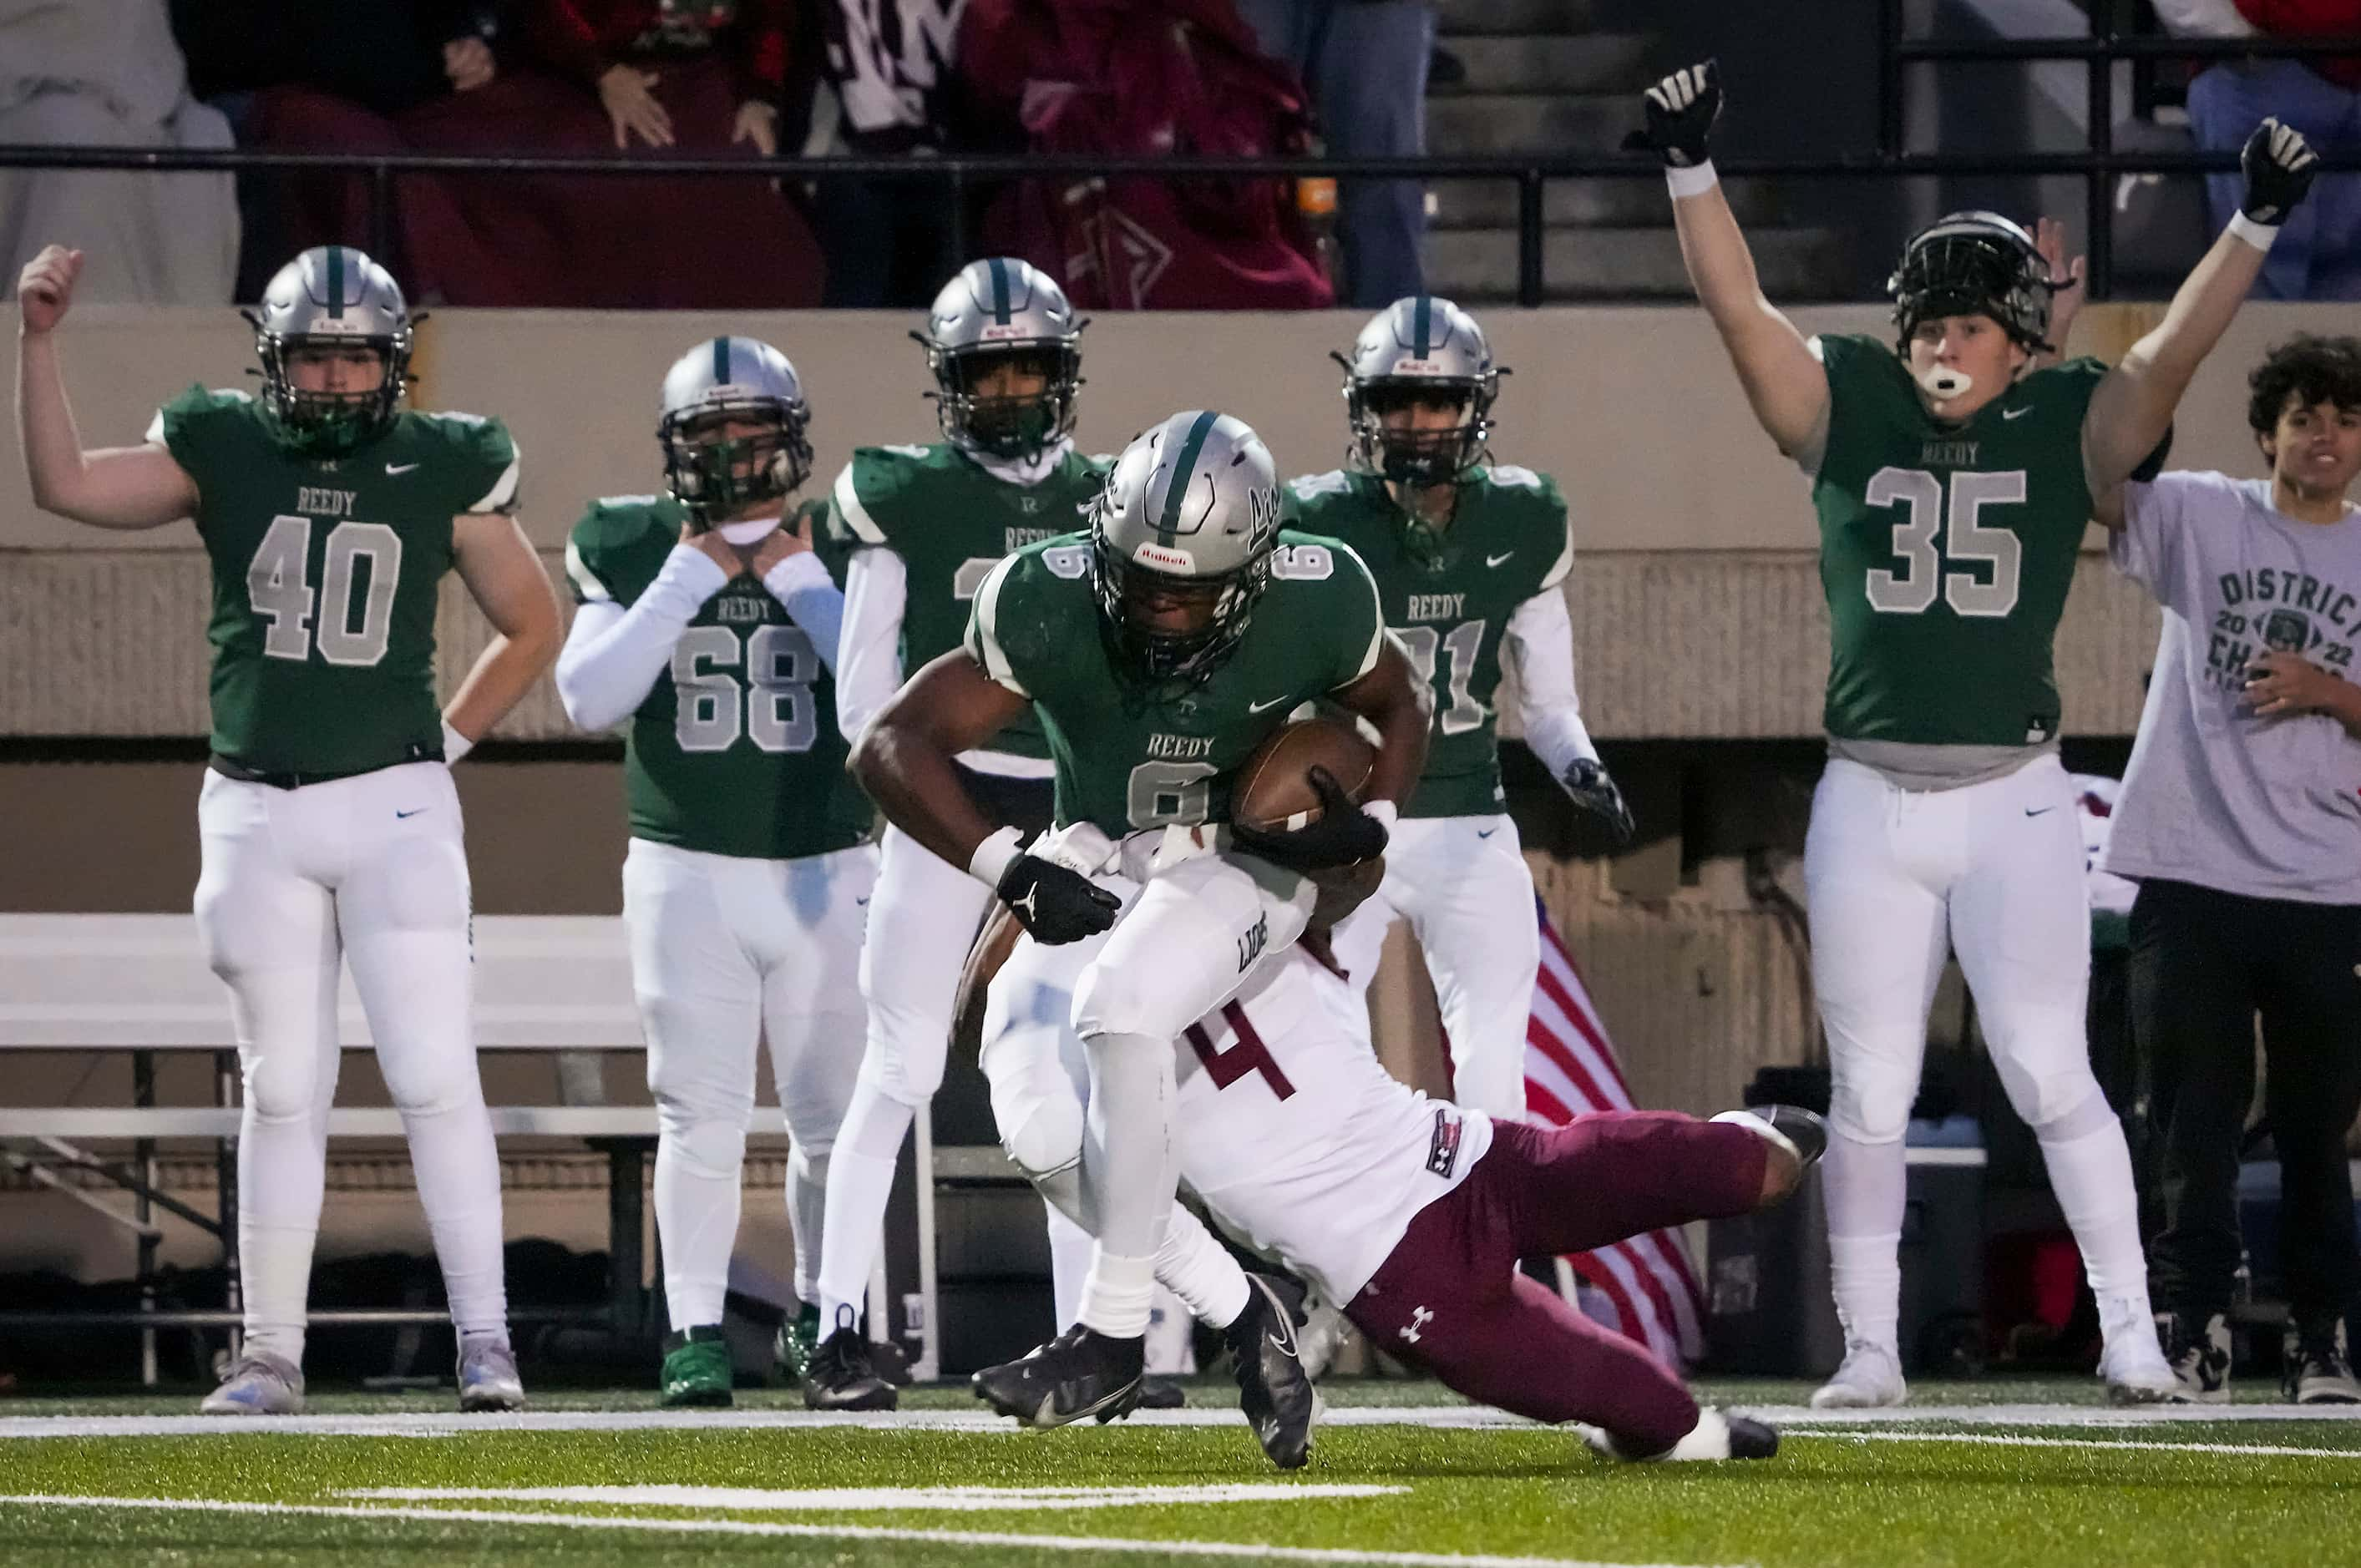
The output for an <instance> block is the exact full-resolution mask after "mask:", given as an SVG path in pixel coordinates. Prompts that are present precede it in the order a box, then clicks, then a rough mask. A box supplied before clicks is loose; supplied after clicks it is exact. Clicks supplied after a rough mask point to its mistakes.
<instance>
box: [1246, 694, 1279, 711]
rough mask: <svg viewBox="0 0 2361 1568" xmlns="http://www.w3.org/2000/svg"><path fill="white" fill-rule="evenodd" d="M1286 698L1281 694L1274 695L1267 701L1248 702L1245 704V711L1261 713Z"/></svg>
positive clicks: (1276, 705)
mask: <svg viewBox="0 0 2361 1568" xmlns="http://www.w3.org/2000/svg"><path fill="white" fill-rule="evenodd" d="M1286 700H1287V699H1286V698H1285V697H1283V696H1275V697H1273V698H1271V699H1270V700H1269V701H1268V702H1250V703H1248V704H1246V711H1247V712H1248V713H1261V712H1263V711H1265V710H1266V709H1268V708H1273V707H1278V706H1279V704H1280V703H1282V702H1285V701H1286Z"/></svg>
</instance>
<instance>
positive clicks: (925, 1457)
mask: <svg viewBox="0 0 2361 1568" xmlns="http://www.w3.org/2000/svg"><path fill="white" fill-rule="evenodd" d="M1799 1387H1800V1386H1796V1385H1776V1386H1766V1385H1754V1386H1750V1387H1744V1388H1730V1387H1724V1388H1722V1389H1719V1390H1715V1391H1714V1392H1717V1393H1719V1394H1722V1395H1725V1396H1730V1395H1735V1396H1738V1397H1740V1398H1741V1399H1743V1400H1746V1401H1749V1402H1752V1403H1754V1404H1756V1405H1759V1406H1773V1405H1786V1404H1789V1403H1791V1402H1792V1401H1793V1400H1794V1398H1795V1395H1796V1392H1797V1390H1798V1388H1799ZM1967 1391H1972V1393H1973V1394H1974V1395H1975V1399H1974V1400H1973V1402H1971V1401H1969V1400H1967V1399H1964V1398H1960V1395H1961V1393H1963V1392H1967ZM2092 1391H2094V1386H2092V1385H2090V1384H2088V1383H2077V1384H2071V1385H2036V1384H2023V1383H2020V1384H1984V1385H1968V1386H1957V1387H1948V1388H1947V1387H1944V1386H1941V1385H1935V1386H1931V1387H1928V1388H1927V1389H1923V1390H1922V1395H1923V1397H1925V1398H1928V1399H1929V1400H1934V1399H1941V1400H1945V1401H1947V1403H1946V1404H1945V1405H1943V1406H1940V1407H1933V1406H1931V1405H1930V1407H1928V1408H1927V1409H1921V1410H1917V1411H1903V1412H1879V1414H1880V1415H1900V1416H1905V1417H1908V1418H1910V1419H1907V1420H1869V1421H1863V1422H1860V1423H1857V1424H1852V1425H1849V1426H1844V1427H1834V1426H1829V1425H1826V1424H1822V1425H1818V1426H1817V1427H1812V1426H1810V1425H1808V1424H1807V1418H1805V1417H1803V1416H1801V1415H1800V1414H1798V1415H1797V1416H1796V1417H1795V1420H1794V1421H1793V1424H1791V1425H1788V1426H1787V1427H1786V1429H1785V1430H1786V1432H1787V1436H1786V1441H1785V1443H1784V1447H1783V1449H1782V1451H1781V1453H1780V1454H1779V1456H1778V1457H1777V1458H1776V1459H1773V1460H1770V1461H1767V1462H1763V1463H1760V1464H1742V1465H1741V1464H1722V1465H1679V1466H1616V1465H1611V1464H1607V1463H1605V1462H1603V1461H1598V1460H1595V1459H1593V1458H1592V1457H1591V1456H1590V1455H1589V1454H1588V1453H1587V1451H1585V1450H1584V1449H1583V1448H1582V1447H1581V1445H1580V1443H1579V1442H1578V1441H1577V1440H1576V1438H1574V1437H1573V1436H1572V1435H1571V1434H1569V1433H1566V1432H1563V1431H1551V1430H1547V1429H1543V1428H1536V1427H1532V1426H1527V1425H1521V1424H1517V1423H1512V1422H1509V1421H1507V1420H1505V1419H1504V1418H1495V1417H1491V1416H1489V1415H1488V1414H1487V1413H1484V1412H1477V1411H1472V1410H1469V1409H1466V1407H1464V1406H1460V1405H1458V1404H1457V1403H1456V1402H1455V1401H1454V1400H1452V1399H1451V1398H1449V1397H1448V1396H1447V1395H1442V1394H1440V1393H1439V1391H1438V1390H1435V1389H1433V1387H1431V1386H1426V1385H1418V1384H1406V1383H1402V1382H1398V1381H1385V1382H1376V1383H1371V1384H1366V1385H1349V1384H1340V1385H1335V1386H1333V1387H1332V1388H1331V1419H1330V1420H1329V1421H1328V1422H1327V1423H1326V1424H1325V1425H1324V1426H1323V1429H1322V1432H1321V1436H1320V1440H1319V1448H1318V1452H1317V1454H1316V1456H1315V1458H1314V1459H1313V1462H1312V1466H1311V1468H1310V1469H1308V1470H1305V1471H1302V1472H1300V1473H1297V1474H1295V1475H1279V1473H1278V1472H1275V1471H1273V1470H1271V1469H1270V1468H1269V1467H1268V1465H1267V1464H1265V1463H1264V1462H1263V1460H1262V1457H1261V1455H1260V1453H1258V1451H1257V1450H1256V1448H1255V1446H1254V1444H1253V1442H1252V1440H1251V1439H1250V1438H1249V1437H1248V1435H1247V1434H1246V1430H1245V1428H1244V1426H1243V1425H1242V1424H1239V1423H1237V1422H1236V1421H1235V1418H1234V1417H1232V1416H1231V1415H1230V1414H1229V1413H1228V1412H1227V1411H1226V1410H1225V1409H1223V1408H1222V1407H1223V1406H1224V1404H1225V1403H1226V1401H1225V1399H1224V1394H1223V1389H1222V1387H1221V1386H1220V1385H1219V1384H1217V1383H1200V1384H1199V1385H1197V1386H1196V1387H1193V1388H1192V1390H1191V1404H1192V1407H1193V1408H1192V1409H1190V1410H1187V1411H1182V1412H1176V1413H1175V1415H1174V1416H1173V1417H1170V1418H1141V1419H1138V1420H1133V1421H1129V1422H1125V1423H1121V1424H1118V1425H1115V1426H1113V1427H1107V1428H1084V1429H1068V1430H1066V1431H1057V1432H1049V1433H1019V1432H1017V1431H1015V1430H1014V1429H1013V1428H1010V1427H1008V1426H1007V1425H1006V1424H1005V1423H999V1424H993V1423H988V1422H986V1421H984V1420H983V1418H982V1417H981V1415H980V1413H978V1412H976V1411H975V1410H974V1409H973V1407H972V1405H971V1404H970V1403H969V1402H968V1401H967V1400H965V1399H964V1398H962V1397H961V1394H960V1393H959V1392H958V1391H957V1390H939V1391H935V1390H928V1391H920V1393H919V1394H918V1396H917V1398H913V1399H911V1400H910V1401H909V1407H910V1408H908V1409H906V1411H905V1412H904V1414H903V1415H902V1416H900V1417H899V1418H892V1417H888V1418H842V1419H838V1418H831V1419H828V1420H822V1419H819V1418H812V1417H807V1416H805V1415H803V1413H802V1412H800V1411H798V1410H795V1409H792V1408H791V1407H790V1406H789V1405H787V1404H786V1403H785V1401H783V1400H780V1399H778V1398H775V1397H774V1398H763V1397H760V1396H756V1397H753V1398H746V1399H741V1409H739V1410H737V1411H735V1412H709V1413H697V1414H694V1415H678V1414H673V1413H659V1412H655V1411H653V1410H651V1409H648V1406H647V1402H646V1401H644V1400H637V1399H632V1400H628V1401H621V1400H618V1399H616V1398H614V1397H613V1396H607V1397H603V1398H601V1397H596V1396H588V1395H577V1396H573V1397H570V1398H569V1397H566V1396H552V1397H548V1398H542V1399H539V1400H537V1401H536V1408H535V1410H534V1412H533V1414H530V1415H527V1416H524V1417H517V1418H491V1419H485V1418H461V1417H459V1416H457V1415H456V1414H454V1413H452V1412H450V1410H449V1408H448V1405H447V1403H446V1399H447V1396H444V1397H430V1396H425V1395H413V1396H402V1397H398V1398H378V1397H373V1396H361V1395H353V1396H343V1397H335V1396H331V1397H327V1398H317V1399H314V1400H313V1411H314V1412H315V1413H314V1414H313V1415H312V1416H308V1417H306V1418H303V1420H302V1422H300V1423H289V1422H253V1423H241V1424H238V1425H236V1426H235V1427H230V1426H225V1424H224V1423H220V1422H203V1421H199V1420H196V1419H194V1418H192V1417H190V1416H188V1415H187V1413H186V1412H187V1411H188V1410H189V1409H190V1404H189V1403H188V1402H187V1401H185V1400H181V1399H177V1398H176V1399H173V1400H170V1401H161V1402H159V1401H158V1400H156V1399H154V1398H115V1399H73V1400H43V1401H35V1400H32V1399H16V1400H8V1401H5V1402H0V1563H5V1564H7V1565H8V1568H18V1565H25V1568H31V1565H34V1564H60V1565H69V1564H70V1565H71V1568H91V1565H92V1564H94V1563H99V1562H102V1561H103V1562H105V1563H118V1562H126V1561H129V1562H142V1563H146V1562H171V1563H231V1562H236V1563H261V1562H284V1563H296V1562H303V1563H330V1562H333V1563H335V1564H337V1565H338V1568H347V1565H350V1568H357V1565H360V1564H365V1563H428V1562H441V1561H445V1560H478V1561H480V1560H490V1559H495V1558H497V1559H501V1560H546V1561H549V1562H552V1563H556V1562H559V1561H561V1560H562V1561H563V1562H564V1563H567V1564H569V1565H584V1568H588V1565H591V1564H605V1563H634V1564H639V1563H657V1562H666V1563H669V1562H686V1561H692V1560H703V1559H708V1558H714V1559H718V1558H725V1557H726V1558H733V1559H737V1560H741V1561H752V1560H756V1559H759V1560H761V1561H763V1562H766V1563H791V1564H803V1563H887V1562H892V1563H917V1564H946V1565H948V1564H958V1565H960V1568H987V1565H991V1568H997V1565H999V1564H1013V1563H1057V1564H1073V1565H1075V1568H1082V1565H1086V1564H1096V1563H1135V1562H1171V1563H1186V1562H1197V1563H1202V1562H1209V1561H1231V1562H1290V1561H1292V1562H1315V1563H1502V1562H1509V1561H1516V1562H1522V1563H1761V1564H1765V1565H1774V1564H1775V1565H1786V1564H1794V1565H1797V1568H1802V1565H1806V1564H1809V1565H1812V1568H1824V1565H1832V1564H1864V1565H1866V1564H1903V1563H1960V1564H1969V1563H1973V1564H1996V1565H1997V1564H2015V1563H2023V1564H2028V1565H2031V1564H2039V1565H2040V1568H2059V1564H2070V1565H2072V1568H2097V1565H2100V1564H2138V1563H2157V1564H2170V1565H2171V1568H2196V1565H2200V1564H2212V1563H2235V1564H2237V1565H2238V1568H2266V1565H2268V1564H2274V1563H2286V1564H2291V1565H2292V1564H2301V1568H2323V1565H2325V1564H2329V1563H2342V1562H2352V1561H2356V1559H2361V1526H2356V1521H2361V1421H2354V1420H2328V1419H2306V1420H2291V1419H2286V1418H2285V1417H2284V1416H2283V1415H2282V1414H2281V1413H2279V1412H2277V1411H2274V1410H2270V1409H2262V1408H2256V1407H2239V1408H2234V1409H2231V1410H2230V1411H2228V1412H2206V1413H2205V1414H2204V1415H2202V1417H2198V1418H2196V1419H2191V1418H2190V1417H2187V1416H2183V1417H2179V1418H2173V1417H2166V1418H2161V1419H2158V1418H2148V1417H2143V1416H2138V1415H2125V1414H2124V1413H2121V1412H2114V1411H2110V1410H2107V1409H2104V1408H2103V1407H2093V1406H2092V1405H2091V1404H2090V1403H2088V1397H2089V1395H2090V1393H2091V1392H2092ZM2257 1392H2259V1390H2257ZM2069 1400H2071V1401H2074V1402H2071V1403H2070V1402H2068V1401H2069ZM1949 1401H1957V1402H1956V1403H1950V1402H1949Z"/></svg>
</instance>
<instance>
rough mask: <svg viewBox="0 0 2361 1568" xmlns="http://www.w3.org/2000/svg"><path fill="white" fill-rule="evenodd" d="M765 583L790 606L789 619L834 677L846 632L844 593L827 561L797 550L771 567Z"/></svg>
mask: <svg viewBox="0 0 2361 1568" xmlns="http://www.w3.org/2000/svg"><path fill="white" fill-rule="evenodd" d="M763 587H765V588H768V589H769V590H770V592H771V597H772V598H774V599H777V600H778V601H779V602H780V603H781V604H783V605H785V606H786V607H787V619H788V620H792V621H794V622H795V623H796V625H797V626H800V627H802V628H803V629H804V635H805V636H807V637H809V638H810V639H811V641H812V646H813V647H814V648H815V649H817V650H818V652H819V661H820V663H823V664H826V665H827V666H828V673H829V675H831V676H833V675H834V674H836V662H837V657H838V653H839V651H840V642H841V640H842V637H843V634H844V595H843V594H842V593H841V592H840V590H839V589H838V587H837V586H836V584H835V583H833V582H831V581H829V575H828V564H827V563H826V562H824V561H822V560H821V559H820V558H819V556H818V554H816V553H814V552H812V551H809V550H800V551H797V552H796V554H793V555H790V556H788V557H787V558H786V559H785V560H784V561H782V562H780V563H779V564H778V565H775V566H774V567H772V568H771V570H770V572H769V573H768V574H767V575H766V576H764V577H763Z"/></svg>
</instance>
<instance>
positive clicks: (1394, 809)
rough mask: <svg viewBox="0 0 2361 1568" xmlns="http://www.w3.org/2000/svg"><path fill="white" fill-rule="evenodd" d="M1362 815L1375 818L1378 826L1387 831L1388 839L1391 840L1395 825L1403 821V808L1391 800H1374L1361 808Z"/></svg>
mask: <svg viewBox="0 0 2361 1568" xmlns="http://www.w3.org/2000/svg"><path fill="white" fill-rule="evenodd" d="M1361 815H1362V816H1364V817H1375V818H1376V819H1377V823H1378V827H1380V828H1384V829H1385V830H1386V837H1387V838H1389V839H1390V838H1392V837H1393V832H1394V824H1395V823H1396V822H1398V821H1400V819H1401V807H1400V806H1397V805H1395V804H1394V803H1393V802H1392V801H1390V800H1373V801H1371V802H1369V803H1368V804H1367V806H1362V807H1361Z"/></svg>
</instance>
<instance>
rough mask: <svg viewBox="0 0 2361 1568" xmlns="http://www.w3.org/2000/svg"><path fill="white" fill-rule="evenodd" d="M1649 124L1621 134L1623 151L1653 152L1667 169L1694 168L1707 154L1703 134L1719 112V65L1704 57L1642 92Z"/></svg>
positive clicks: (1707, 134) (1705, 133)
mask: <svg viewBox="0 0 2361 1568" xmlns="http://www.w3.org/2000/svg"><path fill="white" fill-rule="evenodd" d="M1642 97H1643V98H1644V99H1645V101H1646V104H1647V106H1648V128H1647V129H1646V130H1644V131H1633V132H1632V133H1631V135H1630V136H1628V137H1624V138H1623V150H1624V151H1625V152H1653V153H1654V154H1656V155H1657V156H1658V157H1660V158H1662V159H1664V165H1665V167H1666V168H1669V169H1694V168H1696V167H1697V165H1698V164H1700V163H1703V162H1704V161H1705V160H1706V159H1707V157H1708V154H1707V151H1706V138H1707V137H1709V136H1711V135H1712V134H1713V122H1714V121H1715V120H1717V119H1719V118H1720V116H1721V67H1720V64H1719V61H1716V60H1707V61H1705V62H1704V63H1703V64H1701V65H1692V66H1689V67H1687V68H1686V70H1682V71H1674V72H1673V73H1672V74H1671V75H1670V76H1667V77H1665V78H1664V80H1663V81H1662V82H1657V83H1656V84H1655V85H1654V86H1653V87H1651V88H1649V89H1648V91H1647V92H1646V93H1644V94H1642Z"/></svg>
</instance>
